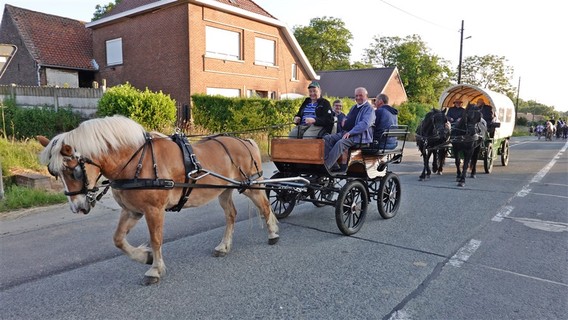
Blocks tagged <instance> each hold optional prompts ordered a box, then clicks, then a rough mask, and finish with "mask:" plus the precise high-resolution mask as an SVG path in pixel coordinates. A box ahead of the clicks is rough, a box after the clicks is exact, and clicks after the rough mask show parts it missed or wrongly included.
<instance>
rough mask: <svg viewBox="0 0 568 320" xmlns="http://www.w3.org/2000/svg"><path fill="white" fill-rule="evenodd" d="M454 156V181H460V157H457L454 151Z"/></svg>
mask: <svg viewBox="0 0 568 320" xmlns="http://www.w3.org/2000/svg"><path fill="white" fill-rule="evenodd" d="M454 158H455V163H456V181H460V179H461V172H462V171H461V159H460V157H459V154H458V153H457V152H456V153H455V154H454Z"/></svg>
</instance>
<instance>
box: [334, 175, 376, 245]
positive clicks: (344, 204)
mask: <svg viewBox="0 0 568 320" xmlns="http://www.w3.org/2000/svg"><path fill="white" fill-rule="evenodd" d="M368 204H369V194H368V193H367V188H365V186H364V185H363V183H362V182H361V181H358V180H352V181H349V182H348V183H346V184H345V185H344V186H343V188H341V190H340V191H339V197H338V198H337V204H336V206H335V222H336V223H337V227H338V228H339V230H341V232H342V233H343V234H344V235H346V236H350V235H352V234H355V233H357V231H359V230H360V229H361V227H362V226H363V223H364V222H365V217H366V216H367V206H368Z"/></svg>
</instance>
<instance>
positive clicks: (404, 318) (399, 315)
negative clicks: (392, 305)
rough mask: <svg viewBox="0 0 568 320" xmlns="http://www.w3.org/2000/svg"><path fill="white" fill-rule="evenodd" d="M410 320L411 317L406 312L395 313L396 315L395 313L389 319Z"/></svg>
mask: <svg viewBox="0 0 568 320" xmlns="http://www.w3.org/2000/svg"><path fill="white" fill-rule="evenodd" d="M410 319H411V318H410V316H409V315H408V313H407V312H406V311H404V310H397V311H395V313H393V314H392V316H391V317H390V318H389V320H410Z"/></svg>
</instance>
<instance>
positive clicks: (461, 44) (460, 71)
mask: <svg viewBox="0 0 568 320" xmlns="http://www.w3.org/2000/svg"><path fill="white" fill-rule="evenodd" d="M462 53H463V20H462V27H461V29H460V60H459V64H458V84H461V79H462Z"/></svg>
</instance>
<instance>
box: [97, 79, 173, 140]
mask: <svg viewBox="0 0 568 320" xmlns="http://www.w3.org/2000/svg"><path fill="white" fill-rule="evenodd" d="M176 112H177V109H176V102H175V100H173V99H172V98H170V96H169V95H166V94H164V93H162V92H161V91H160V92H152V91H150V90H148V88H146V90H144V91H140V90H138V89H136V88H134V87H133V86H132V85H131V84H129V83H126V84H123V85H118V86H115V87H112V88H109V89H108V90H107V91H106V92H105V94H104V95H103V96H102V97H101V99H100V100H99V104H98V109H97V115H98V116H112V115H115V114H121V115H123V116H126V117H129V118H131V119H132V120H134V121H137V122H138V123H140V124H141V125H142V126H143V127H145V128H146V129H148V130H156V131H161V132H167V131H170V130H171V129H172V128H173V127H174V126H175V122H176Z"/></svg>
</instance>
